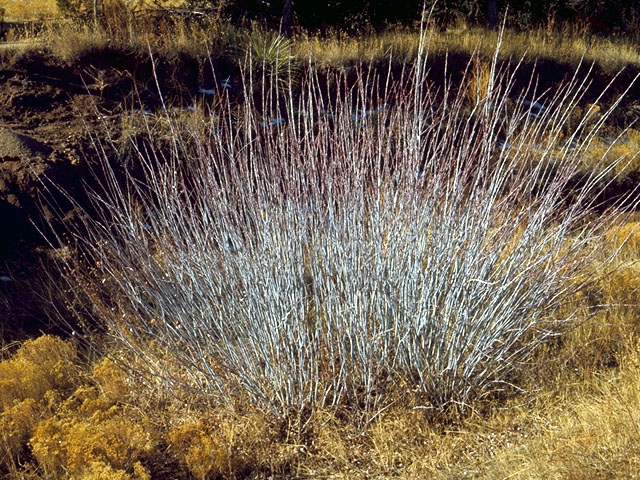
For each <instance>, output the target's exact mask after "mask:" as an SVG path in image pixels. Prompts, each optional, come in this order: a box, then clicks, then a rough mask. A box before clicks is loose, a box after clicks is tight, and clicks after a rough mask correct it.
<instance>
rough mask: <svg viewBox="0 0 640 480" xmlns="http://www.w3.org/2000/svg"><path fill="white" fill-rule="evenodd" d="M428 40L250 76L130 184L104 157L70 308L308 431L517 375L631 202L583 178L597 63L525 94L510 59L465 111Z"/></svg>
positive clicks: (492, 389) (185, 380) (185, 373)
mask: <svg viewBox="0 0 640 480" xmlns="http://www.w3.org/2000/svg"><path fill="white" fill-rule="evenodd" d="M422 53H423V54H421V55H419V56H418V60H417V61H416V62H415V63H414V64H413V65H412V66H411V68H407V69H406V71H405V72H410V73H405V74H403V75H402V76H401V78H399V79H397V78H396V79H392V78H391V76H390V75H389V76H388V77H387V78H380V77H378V76H377V75H375V74H373V73H371V72H370V73H371V74H370V75H367V74H364V73H363V75H361V76H360V77H359V78H358V79H357V80H356V81H355V84H354V85H348V83H347V80H346V78H341V77H337V78H336V79H334V81H333V82H329V83H328V84H329V85H332V87H326V84H325V83H323V82H320V81H319V80H318V78H317V77H316V76H315V74H314V72H313V71H312V70H310V71H308V72H307V74H306V76H305V77H304V79H303V80H301V82H300V84H298V85H297V87H299V88H298V89H297V90H296V92H295V93H294V91H293V88H292V87H291V88H290V89H289V90H288V91H285V93H284V94H283V93H282V90H281V88H279V87H278V88H275V87H274V84H276V83H277V81H276V82H273V83H272V84H271V86H270V85H264V86H263V87H259V88H256V86H255V85H252V79H251V78H250V77H249V78H246V79H245V83H244V85H245V98H244V103H242V104H241V105H232V104H231V103H230V102H229V101H225V97H222V98H221V100H220V102H219V104H218V105H217V107H216V108H217V111H216V115H215V117H212V120H211V128H210V129H209V131H208V132H207V134H206V135H202V132H201V131H200V130H198V131H195V130H194V131H185V130H180V129H177V128H172V129H171V132H172V141H173V143H172V148H171V149H170V150H169V152H168V153H167V150H164V151H162V152H161V151H159V150H158V149H154V146H153V143H152V142H151V144H150V145H149V147H148V148H147V149H146V150H144V151H143V150H139V151H138V158H137V162H138V167H137V169H136V170H135V171H134V170H133V169H132V170H127V171H126V172H125V175H123V176H122V177H119V176H118V175H117V174H116V173H115V171H114V170H113V169H112V168H111V167H110V166H109V161H108V160H109V159H108V158H107V157H108V155H107V154H106V153H103V158H102V160H103V161H102V167H103V171H102V172H101V173H100V174H99V175H98V177H99V180H100V182H101V187H100V188H97V189H95V190H93V191H91V192H90V195H91V197H92V198H93V205H92V209H93V210H95V212H96V213H95V215H93V216H89V215H85V216H82V217H81V218H82V219H83V224H82V226H81V228H79V229H78V230H77V231H71V233H72V234H73V238H74V244H73V247H74V249H75V251H76V252H77V254H76V255H72V256H68V257H65V258H66V261H65V262H64V265H63V272H64V273H65V278H66V280H67V281H68V283H69V286H70V288H69V289H68V291H69V292H70V293H69V295H70V298H69V300H70V301H69V303H70V305H72V306H73V309H74V313H75V321H76V322H77V323H78V324H80V325H84V326H85V327H86V328H87V329H89V330H92V329H95V328H99V329H102V330H103V331H104V332H105V333H106V334H108V335H109V336H111V337H112V338H113V339H115V340H116V342H118V343H119V344H120V345H121V347H122V348H124V349H128V350H130V351H131V352H133V353H134V354H135V355H136V356H137V357H138V359H139V362H137V363H136V365H138V366H137V367H135V369H136V373H138V374H139V375H140V377H141V378H144V377H145V376H146V375H147V374H148V373H151V374H155V375H157V376H158V377H159V378H161V379H162V380H163V381H164V382H165V384H166V385H167V388H173V387H177V386H185V385H186V386H188V387H189V388H191V389H193V390H194V391H195V392H197V393H198V394H199V395H200V396H201V397H203V398H206V399H208V400H212V401H214V402H223V403H225V402H229V403H234V402H237V401H242V402H247V401H248V402H250V403H251V404H252V405H254V406H255V407H257V408H259V409H262V410H264V411H267V412H270V413H271V414H273V415H274V416H275V417H276V418H279V419H291V418H293V419H297V421H300V422H302V423H301V424H300V426H304V422H305V421H306V420H308V419H309V418H310V412H312V411H314V409H317V408H319V407H338V406H340V407H342V406H349V407H350V408H352V409H354V410H355V411H357V412H361V413H362V415H363V416H362V418H363V419H365V420H366V419H371V418H373V417H375V415H376V414H377V413H378V412H380V411H382V410H383V409H384V408H386V407H387V406H389V405H390V404H392V403H393V402H396V401H398V400H399V399H400V398H401V397H405V398H408V399H410V401H411V402H414V404H415V405H418V406H420V407H423V408H426V409H436V410H438V411H442V410H445V409H447V408H449V407H452V406H457V407H460V406H462V407H466V406H469V405H471V403H472V402H473V401H476V400H478V399H482V398H488V397H490V396H491V395H493V394H495V393H496V392H498V391H501V390H504V389H510V388H513V387H517V385H515V383H514V382H517V374H518V371H519V368H521V367H522V365H524V363H525V360H526V359H527V358H528V357H529V356H530V354H531V353H532V352H533V351H534V350H535V349H536V347H537V346H539V345H540V344H542V343H544V342H545V341H547V340H548V339H550V338H553V337H554V336H556V335H559V334H561V333H562V332H563V331H564V329H565V328H566V327H567V326H568V325H570V324H571V323H572V322H574V321H575V317H576V311H577V308H578V307H577V306H576V307H575V308H572V307H571V305H572V302H573V301H574V298H575V294H576V293H577V292H579V291H580V290H581V289H584V288H586V287H588V286H589V287H592V286H593V285H597V282H598V279H597V278H594V277H593V275H592V274H591V270H590V269H589V267H590V263H591V262H592V261H593V260H594V259H595V258H596V257H597V255H599V248H598V247H599V245H600V244H601V243H600V242H602V241H605V232H606V230H607V228H608V227H609V226H610V225H612V224H613V223H614V222H615V221H616V220H619V218H618V217H619V216H620V215H622V214H623V211H622V208H620V206H619V205H617V204H613V205H609V206H607V207H606V208H604V207H603V206H602V205H599V204H598V196H599V192H600V191H601V190H602V189H603V188H605V187H606V182H607V181H608V180H607V179H610V178H611V176H610V170H613V169H615V165H612V164H611V163H608V168H605V169H594V173H593V174H591V175H587V176H586V177H585V176H582V177H581V178H582V179H583V180H582V181H581V182H580V183H579V184H577V186H576V184H575V182H573V179H574V176H575V175H576V173H577V172H578V171H579V168H580V165H581V159H582V157H583V156H584V155H585V152H586V151H587V150H588V149H589V146H590V144H591V143H592V142H593V141H594V139H596V138H597V136H598V132H599V128H600V127H601V126H602V125H603V123H604V122H605V120H606V118H607V116H608V114H609V113H610V111H608V112H604V113H603V115H602V116H601V117H600V118H599V120H598V121H597V122H595V123H594V122H592V121H587V120H588V119H587V118H585V119H583V121H582V122H579V123H578V124H577V126H576V127H575V129H574V130H573V131H572V132H570V134H569V135H565V133H564V128H565V125H566V123H567V121H568V119H569V118H570V116H571V115H572V112H574V111H575V107H576V106H577V105H578V103H579V102H581V101H582V96H583V94H584V92H585V91H586V87H587V83H586V80H585V79H584V78H585V75H583V74H584V72H582V71H579V72H576V74H575V76H574V78H572V79H569V80H568V81H567V82H566V83H565V84H563V85H561V86H560V87H559V88H558V90H557V91H556V92H555V93H554V94H552V93H549V92H547V93H546V94H544V95H537V94H536V92H535V89H534V88H533V87H532V86H530V87H529V88H528V89H526V90H524V91H515V90H514V88H513V84H514V79H515V75H514V73H513V71H509V70H508V69H506V68H502V69H501V68H498V64H497V60H496V59H497V53H496V56H495V57H494V60H493V62H492V63H491V64H490V66H489V67H487V68H488V76H487V81H486V82H484V84H483V91H482V96H481V97H480V96H476V97H477V98H476V97H474V98H475V101H474V103H473V105H469V102H468V101H467V99H468V98H469V94H468V92H466V91H465V88H464V85H465V83H466V82H467V79H462V80H461V82H460V84H462V85H463V86H462V87H460V88H453V86H452V84H451V82H450V81H448V80H445V84H444V86H442V85H441V86H440V87H437V86H436V85H434V84H433V83H431V82H430V81H429V79H428V78H427V77H428V76H427V67H426V62H425V57H424V48H423V49H422ZM515 68H517V67H515ZM365 73H366V72H365ZM534 83H535V82H534V81H533V80H532V82H531V85H533V84H534ZM322 85H325V86H324V87H323V86H322ZM458 86H459V85H458ZM330 88H331V89H333V90H331V91H329V90H330ZM260 89H262V91H263V92H266V93H265V94H263V95H262V98H263V102H262V103H260V102H258V101H256V100H255V97H254V95H252V93H253V92H256V91H259V90H260ZM595 101H598V99H595ZM540 105H544V107H542V108H541V107H540ZM614 107H615V105H614ZM612 108H613V107H612ZM270 118H272V119H274V120H273V121H268V119H270ZM265 119H267V121H265ZM169 120H170V119H169ZM169 125H171V122H170V121H169ZM187 145H188V147H187ZM194 145H196V147H195V148H194ZM100 151H102V152H105V151H106V150H104V149H103V150H100ZM141 171H142V173H140V172H141ZM596 212H597V215H595V216H594V213H596ZM598 258H599V257H598ZM559 312H561V313H559Z"/></svg>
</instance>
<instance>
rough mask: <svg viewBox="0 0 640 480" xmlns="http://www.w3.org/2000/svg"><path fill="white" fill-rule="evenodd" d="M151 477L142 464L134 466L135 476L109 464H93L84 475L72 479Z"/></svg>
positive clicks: (148, 478)
mask: <svg viewBox="0 0 640 480" xmlns="http://www.w3.org/2000/svg"><path fill="white" fill-rule="evenodd" d="M150 479H151V475H149V472H148V471H147V469H146V468H144V467H143V466H142V464H141V463H140V462H136V463H135V464H134V466H133V474H130V473H127V472H126V471H125V470H121V469H116V468H113V467H112V466H111V465H109V464H108V463H104V462H92V463H91V464H90V465H89V466H88V467H87V468H86V469H85V470H83V472H82V474H80V475H77V476H74V477H72V480H150Z"/></svg>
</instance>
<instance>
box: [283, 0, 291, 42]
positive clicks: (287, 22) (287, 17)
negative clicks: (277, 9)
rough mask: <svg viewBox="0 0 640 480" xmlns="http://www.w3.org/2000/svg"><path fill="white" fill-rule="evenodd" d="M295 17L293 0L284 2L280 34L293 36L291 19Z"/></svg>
mask: <svg viewBox="0 0 640 480" xmlns="http://www.w3.org/2000/svg"><path fill="white" fill-rule="evenodd" d="M292 16H293V0H284V6H283V7H282V19H281V20H280V34H281V35H284V36H285V37H289V36H291V17H292Z"/></svg>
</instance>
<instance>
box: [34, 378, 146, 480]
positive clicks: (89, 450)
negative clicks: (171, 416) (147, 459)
mask: <svg viewBox="0 0 640 480" xmlns="http://www.w3.org/2000/svg"><path fill="white" fill-rule="evenodd" d="M135 420H136V419H135V416H134V415H133V414H131V412H129V411H128V410H127V408H126V407H124V406H122V405H117V404H114V403H113V402H112V401H110V400H109V399H108V398H106V397H105V395H103V394H102V393H101V392H100V390H99V389H98V388H97V387H89V386H83V387H80V388H78V389H77V390H76V392H75V393H74V394H73V395H72V396H71V397H69V398H68V399H67V400H65V402H63V403H62V404H61V405H60V407H59V410H58V415H56V416H54V417H51V418H49V419H47V420H45V421H43V422H41V423H40V424H39V425H38V426H37V427H36V429H35V432H34V435H33V437H32V438H31V440H30V441H29V444H30V445H31V449H32V451H33V455H34V457H35V458H36V460H37V461H38V463H39V464H40V465H41V466H42V467H43V469H44V470H45V471H46V472H47V473H48V474H49V475H52V476H56V475H61V474H62V472H69V473H70V474H71V475H72V476H80V477H78V478H102V477H86V475H88V474H87V471H88V470H87V469H88V468H89V467H90V466H91V465H92V464H96V465H100V464H105V465H108V466H109V467H110V468H113V469H115V470H116V471H117V470H122V471H124V472H134V471H135V468H134V467H135V465H136V464H137V462H139V461H140V458H141V457H142V456H144V455H146V454H148V453H150V452H151V451H152V450H153V443H152V441H151V434H150V433H149V432H148V431H147V429H145V427H144V426H143V425H142V424H141V423H140V422H138V423H136V421H135ZM81 475H85V476H84V477H83V476H81ZM110 478H113V477H110ZM132 478H135V477H132Z"/></svg>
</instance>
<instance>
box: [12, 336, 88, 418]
mask: <svg viewBox="0 0 640 480" xmlns="http://www.w3.org/2000/svg"><path fill="white" fill-rule="evenodd" d="M76 359H77V354H76V350H75V347H74V346H73V344H72V343H70V342H65V341H63V340H61V339H60V338H57V337H52V336H49V335H43V336H41V337H38V338H36V339H35V340H28V341H26V342H25V343H24V344H23V345H22V346H21V347H20V349H19V350H18V351H17V352H16V353H15V355H13V356H12V357H11V358H9V359H7V360H4V361H2V362H0V412H1V411H2V410H4V409H6V408H10V407H12V406H13V405H14V402H21V401H23V400H26V399H31V400H34V401H36V402H39V401H40V400H42V399H43V398H44V395H45V393H46V392H48V391H51V390H60V391H61V392H66V391H72V390H73V387H74V386H75V384H76V382H77V379H76V373H77V370H76V368H75V366H74V361H75V360H76Z"/></svg>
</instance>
